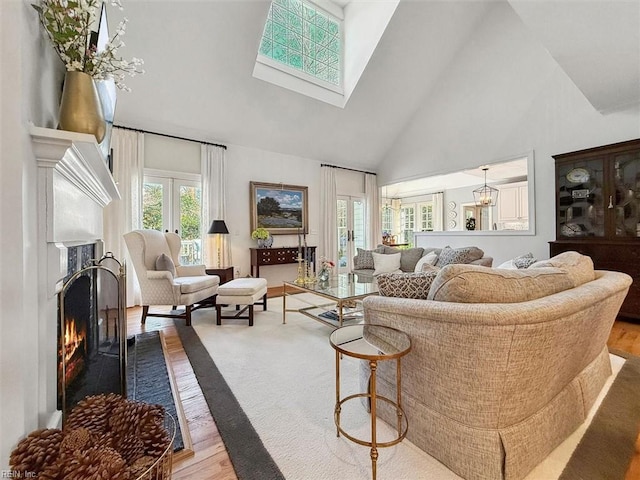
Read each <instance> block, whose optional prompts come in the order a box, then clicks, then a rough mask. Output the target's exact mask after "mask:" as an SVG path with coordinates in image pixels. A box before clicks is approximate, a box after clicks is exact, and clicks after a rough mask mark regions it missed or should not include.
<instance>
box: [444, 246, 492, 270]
mask: <svg viewBox="0 0 640 480" xmlns="http://www.w3.org/2000/svg"><path fill="white" fill-rule="evenodd" d="M483 256H484V252H483V251H482V250H480V249H479V248H478V247H462V248H451V247H450V246H448V245H447V246H446V247H444V248H443V249H442V251H441V252H440V255H438V261H437V262H436V266H438V267H444V266H445V265H450V264H452V263H471V262H473V261H475V260H480V259H481V258H482V257H483Z"/></svg>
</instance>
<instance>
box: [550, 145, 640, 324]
mask: <svg viewBox="0 0 640 480" xmlns="http://www.w3.org/2000/svg"><path fill="white" fill-rule="evenodd" d="M553 158H554V159H555V162H556V240H555V241H553V242H550V250H551V252H550V253H551V256H553V255H557V254H558V253H561V252H565V251H567V250H575V251H578V252H580V253H582V254H584V255H589V256H590V257H591V258H592V259H593V263H594V266H595V268H597V269H600V270H614V271H619V272H625V273H627V274H629V275H631V277H633V284H632V285H631V288H630V289H629V294H628V295H627V298H626V299H625V301H624V303H623V304H622V307H621V308H620V316H621V317H625V318H629V319H634V320H640V139H636V140H629V141H627V142H621V143H615V144H612V145H605V146H602V147H596V148H590V149H587V150H580V151H577V152H571V153H563V154H561V155H554V156H553Z"/></svg>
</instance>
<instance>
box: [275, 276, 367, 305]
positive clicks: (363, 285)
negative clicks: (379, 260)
mask: <svg viewBox="0 0 640 480" xmlns="http://www.w3.org/2000/svg"><path fill="white" fill-rule="evenodd" d="M284 283H286V284H287V285H291V286H293V287H297V288H300V289H302V290H306V291H308V292H315V293H318V294H320V295H324V296H328V297H333V298H335V299H337V300H345V299H349V298H357V297H366V296H367V295H372V294H376V293H378V283H377V282H376V280H375V277H373V276H372V275H358V274H353V273H341V274H338V275H336V276H333V277H331V278H329V280H327V281H326V282H320V281H318V282H315V283H313V284H310V285H298V284H296V283H295V282H294V281H289V282H284Z"/></svg>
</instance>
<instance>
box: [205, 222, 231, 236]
mask: <svg viewBox="0 0 640 480" xmlns="http://www.w3.org/2000/svg"><path fill="white" fill-rule="evenodd" d="M207 233H229V229H228V228H227V225H226V223H224V220H214V221H213V222H211V227H209V231H208V232H207Z"/></svg>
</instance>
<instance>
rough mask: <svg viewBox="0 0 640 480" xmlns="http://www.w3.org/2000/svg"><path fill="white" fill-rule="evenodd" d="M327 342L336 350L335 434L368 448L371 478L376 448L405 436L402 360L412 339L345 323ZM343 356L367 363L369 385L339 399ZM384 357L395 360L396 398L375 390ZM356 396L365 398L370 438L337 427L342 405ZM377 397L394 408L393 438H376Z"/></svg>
mask: <svg viewBox="0 0 640 480" xmlns="http://www.w3.org/2000/svg"><path fill="white" fill-rule="evenodd" d="M329 343H330V344H331V346H332V347H333V348H334V350H335V351H336V405H335V410H334V420H335V423H336V429H337V433H336V435H337V436H338V437H339V436H340V434H342V435H344V436H345V437H346V438H348V439H349V440H351V441H352V442H355V443H357V444H359V445H364V446H367V447H371V450H370V457H371V473H372V476H373V480H376V476H377V461H378V448H379V447H390V446H392V445H396V444H397V443H399V442H401V441H402V439H404V437H405V436H406V435H407V429H408V427H409V422H408V420H407V417H406V415H405V414H404V410H403V409H402V394H401V392H402V384H401V382H402V370H401V359H402V357H404V356H405V355H406V354H407V353H409V352H410V351H411V338H410V337H409V335H407V334H406V333H404V332H401V331H400V330H398V329H396V328H391V327H386V326H382V325H371V324H360V325H348V326H345V327H342V328H338V329H336V330H334V331H333V332H332V333H331V335H330V337H329ZM342 355H346V356H348V357H352V358H358V359H361V360H366V361H367V363H368V364H369V370H370V372H371V373H370V376H369V388H368V391H367V392H366V393H356V394H353V395H349V396H347V397H345V398H340V360H341V359H342ZM383 360H395V361H396V398H395V399H390V398H387V397H384V396H382V395H378V394H377V392H376V370H377V368H378V362H379V361H383ZM357 398H368V399H369V405H370V411H371V437H370V439H366V440H363V439H361V438H356V437H355V436H353V435H350V434H349V433H347V432H346V431H345V430H344V429H343V428H342V427H341V426H340V414H341V412H342V405H343V404H344V403H345V402H348V401H349V400H354V399H357ZM378 400H380V401H383V402H386V403H388V404H389V405H391V406H392V407H393V408H395V411H396V417H397V424H396V430H397V431H396V433H397V435H396V437H395V438H393V439H391V440H388V441H385V442H380V441H378V436H377V433H378V432H377V429H376V420H377V413H376V410H377V405H378Z"/></svg>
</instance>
